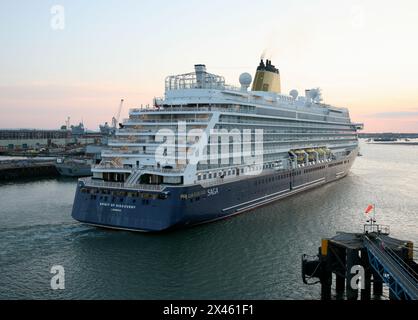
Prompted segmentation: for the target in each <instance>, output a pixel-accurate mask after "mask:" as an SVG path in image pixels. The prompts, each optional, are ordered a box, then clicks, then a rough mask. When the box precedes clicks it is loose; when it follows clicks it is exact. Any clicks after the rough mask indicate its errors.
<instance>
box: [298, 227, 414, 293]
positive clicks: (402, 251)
mask: <svg viewBox="0 0 418 320" xmlns="http://www.w3.org/2000/svg"><path fill="white" fill-rule="evenodd" d="M413 254H414V248H413V243H412V242H411V241H406V240H399V239H395V238H392V237H390V236H389V227H388V226H381V225H378V224H373V223H372V224H367V225H365V226H364V232H363V233H345V232H338V233H337V235H336V236H334V237H332V238H326V239H322V242H321V247H319V252H318V254H317V255H316V256H308V255H303V256H302V279H303V282H304V283H305V284H309V285H313V284H317V283H320V284H321V299H322V300H330V299H331V293H332V285H333V279H335V292H336V299H344V297H345V298H346V299H347V300H358V298H359V295H360V299H361V300H370V299H371V297H372V294H373V296H374V297H375V298H377V299H379V298H380V297H381V296H382V294H383V286H384V285H385V286H387V288H388V289H389V299H391V300H418V264H417V263H416V262H415V261H414V255H413ZM333 275H334V276H333ZM372 289H373V290H372Z"/></svg>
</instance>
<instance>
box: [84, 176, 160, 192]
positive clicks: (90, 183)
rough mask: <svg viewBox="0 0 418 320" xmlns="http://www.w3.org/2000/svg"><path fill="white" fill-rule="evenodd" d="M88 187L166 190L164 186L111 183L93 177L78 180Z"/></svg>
mask: <svg viewBox="0 0 418 320" xmlns="http://www.w3.org/2000/svg"><path fill="white" fill-rule="evenodd" d="M78 181H79V182H81V183H82V184H83V185H84V186H86V187H99V188H112V189H127V190H132V189H135V190H144V191H162V190H164V189H165V186H163V185H151V184H129V185H127V184H125V183H123V182H111V181H103V180H98V179H93V178H91V177H88V178H81V179H79V180H78Z"/></svg>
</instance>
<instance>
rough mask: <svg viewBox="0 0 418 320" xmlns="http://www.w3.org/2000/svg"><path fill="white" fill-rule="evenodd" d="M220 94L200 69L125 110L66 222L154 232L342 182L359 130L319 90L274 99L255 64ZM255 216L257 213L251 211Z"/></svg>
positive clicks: (218, 79)
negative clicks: (148, 101) (147, 103)
mask: <svg viewBox="0 0 418 320" xmlns="http://www.w3.org/2000/svg"><path fill="white" fill-rule="evenodd" d="M252 78H253V77H252V76H251V75H250V74H249V73H243V74H241V75H240V77H239V83H240V86H237V87H234V86H230V85H227V84H226V83H225V79H224V77H222V76H219V75H216V74H213V73H209V72H208V71H207V69H206V66H205V65H203V64H198V65H195V66H194V72H191V73H186V74H180V75H173V76H168V77H167V78H166V79H165V94H164V97H163V98H155V99H154V104H153V105H152V106H146V107H141V108H136V109H131V110H130V111H129V118H128V119H125V120H123V121H122V123H121V124H120V125H119V127H120V128H119V129H118V130H117V131H116V132H115V136H114V138H113V139H111V140H109V141H108V147H107V148H106V150H103V151H102V160H101V163H99V164H97V165H94V166H93V167H92V173H93V176H92V177H89V178H82V179H80V180H79V181H78V185H77V191H76V195H75V200H74V205H73V210H72V216H73V218H74V219H76V220H78V221H80V222H82V223H86V224H90V225H94V226H100V227H107V228H114V229H124V230H133V231H145V232H157V231H163V230H167V229H171V228H179V227H185V226H191V225H196V224H201V223H205V222H210V221H215V220H219V219H224V218H226V217H231V216H233V215H237V214H240V213H242V212H245V211H250V210H253V209H255V208H257V207H259V206H262V205H266V204H269V203H271V202H274V201H278V200H280V199H283V198H285V197H287V196H291V195H295V194H297V193H299V192H303V191H306V190H309V189H312V188H315V187H319V186H322V185H324V184H326V183H329V182H332V181H336V180H338V179H341V178H343V177H345V176H346V175H347V174H348V173H349V170H350V168H351V166H352V165H353V162H354V161H355V159H356V157H357V155H358V152H359V150H358V149H359V145H358V130H361V129H362V124H357V123H353V122H351V120H350V116H349V111H348V110H347V109H346V108H337V107H334V106H331V105H328V104H325V103H323V102H322V97H321V91H320V89H318V88H314V89H308V90H305V91H304V95H302V94H301V95H299V93H298V91H297V90H291V91H290V93H289V94H283V93H282V92H281V81H280V72H279V70H278V68H276V67H275V66H274V65H273V64H272V62H271V61H270V60H266V61H264V59H262V60H261V62H260V64H259V66H258V67H257V69H256V73H255V76H254V80H253V79H252ZM254 214H256V212H254Z"/></svg>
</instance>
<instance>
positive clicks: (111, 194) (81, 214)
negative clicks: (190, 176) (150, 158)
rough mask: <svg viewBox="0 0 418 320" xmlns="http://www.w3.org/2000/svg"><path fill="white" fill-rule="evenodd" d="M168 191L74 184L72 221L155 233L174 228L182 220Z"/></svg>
mask: <svg viewBox="0 0 418 320" xmlns="http://www.w3.org/2000/svg"><path fill="white" fill-rule="evenodd" d="M180 212H181V211H180V210H178V203H177V201H176V197H174V196H173V194H172V192H170V191H166V190H163V191H142V190H141V191H139V190H121V189H117V188H108V187H105V186H98V187H94V186H88V185H86V184H85V183H84V182H83V181H82V180H80V181H79V182H78V185H77V190H76V194H75V199H74V204H73V209H72V217H73V218H74V219H75V220H77V221H79V222H82V223H86V224H90V225H95V226H99V227H105V228H112V229H124V230H133V231H144V232H156V231H163V230H167V229H170V228H172V227H174V226H175V225H177V224H178V223H179V222H180V221H181V219H182V217H181V213H180Z"/></svg>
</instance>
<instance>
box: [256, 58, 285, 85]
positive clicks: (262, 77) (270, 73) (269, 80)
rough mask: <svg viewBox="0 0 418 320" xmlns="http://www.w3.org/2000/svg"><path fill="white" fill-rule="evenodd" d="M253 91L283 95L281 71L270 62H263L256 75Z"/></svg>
mask: <svg viewBox="0 0 418 320" xmlns="http://www.w3.org/2000/svg"><path fill="white" fill-rule="evenodd" d="M252 91H266V92H275V93H281V85H280V74H279V70H278V69H276V67H275V66H273V65H272V64H271V61H270V60H266V64H264V61H263V60H261V62H260V65H259V66H258V68H257V72H256V74H255V78H254V81H253V87H252Z"/></svg>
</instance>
